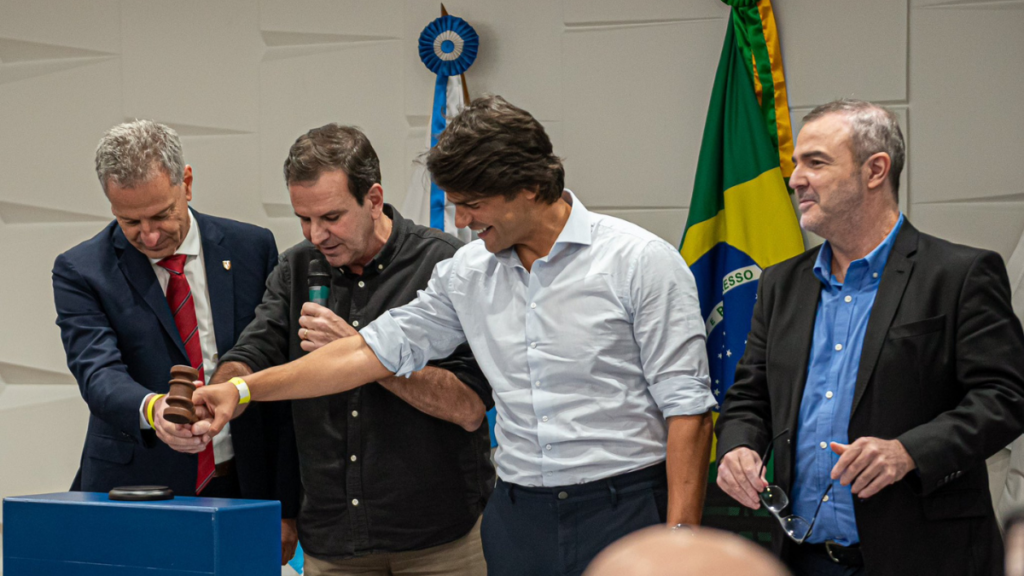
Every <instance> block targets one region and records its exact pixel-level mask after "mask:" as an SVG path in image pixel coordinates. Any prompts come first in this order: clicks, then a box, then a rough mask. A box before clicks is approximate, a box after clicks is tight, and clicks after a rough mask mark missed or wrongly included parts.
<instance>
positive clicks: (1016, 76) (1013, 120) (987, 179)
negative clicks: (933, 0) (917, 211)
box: [910, 3, 1024, 202]
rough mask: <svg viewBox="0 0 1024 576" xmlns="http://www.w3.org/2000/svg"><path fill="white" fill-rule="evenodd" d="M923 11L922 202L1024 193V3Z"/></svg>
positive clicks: (916, 80)
mask: <svg viewBox="0 0 1024 576" xmlns="http://www.w3.org/2000/svg"><path fill="white" fill-rule="evenodd" d="M1015 5H1016V6H1017V9H1011V10H1006V9H995V8H990V7H987V6H982V5H979V6H978V7H975V8H970V9H964V8H960V9H951V8H915V9H914V10H913V11H912V12H911V36H910V41H911V50H910V57H911V61H910V62H911V70H913V75H912V76H911V77H910V89H911V94H912V97H913V100H912V106H913V109H914V123H915V136H916V138H915V139H914V144H913V146H912V147H911V153H912V155H913V157H914V162H913V163H912V164H911V165H910V170H911V175H912V177H913V180H914V186H915V189H916V194H915V197H914V202H937V201H946V200H955V199H964V198H985V197H992V196H1003V195H1006V194H1016V193H1021V192H1024V162H1022V161H1021V158H1022V152H1024V145H1022V143H1024V107H1022V106H1021V104H1020V95H1021V89H1022V88H1021V78H1024V3H1017V4H1015Z"/></svg>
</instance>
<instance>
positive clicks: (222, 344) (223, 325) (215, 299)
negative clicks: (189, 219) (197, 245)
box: [192, 210, 235, 355]
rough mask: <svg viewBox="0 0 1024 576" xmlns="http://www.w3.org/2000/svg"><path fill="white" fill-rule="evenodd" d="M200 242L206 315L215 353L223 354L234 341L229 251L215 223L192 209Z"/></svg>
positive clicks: (233, 300) (233, 287) (232, 285)
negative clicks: (207, 299)
mask: <svg viewBox="0 0 1024 576" xmlns="http://www.w3.org/2000/svg"><path fill="white" fill-rule="evenodd" d="M192 213H193V214H195V217H196V223H197V224H199V235H200V237H201V238H202V242H203V261H204V264H205V268H206V285H207V288H208V289H209V292H210V313H211V314H212V315H213V331H214V333H215V334H216V336H217V354H218V355H220V354H225V353H227V351H228V350H230V349H231V343H232V342H234V341H235V282H234V277H233V276H232V272H231V266H230V264H225V263H226V262H227V263H230V262H231V251H230V250H228V249H227V247H226V246H224V234H223V233H222V232H221V229H220V227H219V226H217V224H216V223H215V222H213V221H212V220H210V219H208V218H207V217H206V216H203V215H202V214H200V213H199V212H196V211H195V210H193V211H192Z"/></svg>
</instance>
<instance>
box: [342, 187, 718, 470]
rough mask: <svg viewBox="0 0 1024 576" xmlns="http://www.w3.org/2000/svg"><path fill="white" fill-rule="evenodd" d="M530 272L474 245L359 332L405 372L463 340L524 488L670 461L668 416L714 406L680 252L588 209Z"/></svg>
mask: <svg viewBox="0 0 1024 576" xmlns="http://www.w3.org/2000/svg"><path fill="white" fill-rule="evenodd" d="M563 198H566V199H568V200H571V203H572V210H571V212H570V215H569V219H568V221H567V222H566V224H565V227H564V228H563V229H562V232H561V233H560V234H559V236H558V239H557V240H556V241H555V244H554V246H552V248H551V252H550V254H548V255H547V256H545V257H544V258H540V259H538V260H537V261H536V262H535V263H534V264H533V266H532V269H531V270H530V271H527V270H526V268H525V267H523V265H522V263H521V262H520V260H519V256H518V255H517V254H516V252H515V250H514V249H508V250H505V251H502V252H499V253H497V254H491V253H490V252H488V251H487V250H486V249H485V248H484V244H483V242H482V241H476V242H472V243H470V244H468V245H466V246H465V247H463V248H462V249H460V250H459V251H458V252H457V253H456V254H455V256H454V257H453V258H451V259H449V260H446V261H444V262H440V263H438V264H437V266H436V267H435V268H434V274H433V277H432V278H431V279H430V282H429V285H428V286H427V288H426V290H423V291H421V292H420V293H419V296H418V297H417V299H416V300H414V301H413V302H411V303H409V304H407V305H405V306H402V307H400V308H395V309H392V310H390V311H389V312H387V313H385V314H384V315H382V316H381V317H379V318H378V319H377V320H376V321H374V322H373V323H371V324H370V325H369V326H367V327H366V328H364V329H363V330H362V332H361V334H362V336H363V338H364V339H365V340H366V343H367V344H368V345H369V346H370V348H371V349H372V350H373V351H374V353H375V354H376V355H377V357H378V358H379V359H380V361H381V362H382V363H383V364H384V366H386V367H387V368H388V370H391V371H393V372H395V373H396V374H399V375H407V374H409V373H411V372H414V371H416V370H419V369H421V368H423V367H424V366H425V365H426V363H427V361H428V360H430V359H432V358H443V357H445V356H447V355H449V354H450V353H451V352H452V351H453V350H454V349H455V347H456V346H458V345H459V344H461V343H462V342H466V341H468V342H469V344H470V346H471V347H472V349H473V354H474V355H475V356H476V360H477V362H479V364H480V368H481V369H482V370H483V373H484V375H486V376H487V379H488V380H489V381H490V383H491V387H492V388H493V390H494V400H495V407H496V408H497V424H496V426H495V434H496V435H497V439H498V452H497V453H496V455H495V460H496V463H497V467H498V475H499V476H500V477H501V478H502V479H503V480H505V481H506V482H512V483H515V484H520V485H526V486H563V485H569V484H579V483H583V482H588V481H592V480H599V479H603V478H608V477H611V476H615V475H618V474H623V473H626V472H631V471H633V470H638V469H641V468H645V467H647V466H651V465H653V464H657V463H659V462H661V461H664V460H665V446H666V440H667V424H666V418H667V417H669V416H680V415H694V414H703V413H705V412H707V411H708V410H709V409H710V408H711V407H713V406H715V399H714V396H712V394H711V390H710V381H709V380H710V379H709V377H708V362H707V352H706V350H705V333H704V320H703V318H701V315H700V307H699V305H698V303H697V288H696V284H695V283H694V279H693V275H692V274H691V273H690V270H689V268H687V266H686V264H685V263H684V262H683V259H682V257H681V256H680V255H679V252H678V251H676V249H675V248H673V247H672V246H671V245H669V244H668V243H667V242H665V241H663V240H661V239H659V238H658V237H656V236H654V235H653V234H651V233H650V232H647V231H646V230H644V229H642V228H640V227H638V226H635V225H633V224H630V223H628V222H625V221H623V220H619V219H617V218H612V217H610V216H604V215H601V214H595V213H592V212H589V211H588V210H587V209H586V208H585V207H584V206H583V203H582V202H580V201H579V200H578V199H576V197H575V196H573V195H572V193H571V192H568V191H566V193H565V195H564V196H563Z"/></svg>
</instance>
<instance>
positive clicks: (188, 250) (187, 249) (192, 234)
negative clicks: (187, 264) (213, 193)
mask: <svg viewBox="0 0 1024 576" xmlns="http://www.w3.org/2000/svg"><path fill="white" fill-rule="evenodd" d="M202 248H203V239H202V238H200V237H199V225H198V224H197V223H196V217H195V215H194V214H192V209H191V208H189V209H188V233H187V234H185V239H184V240H182V241H181V246H178V249H177V250H175V251H174V253H175V254H184V255H186V256H199V251H200V250H201V249H202ZM161 260H163V258H150V259H149V261H150V263H152V264H156V263H157V262H159V261H161Z"/></svg>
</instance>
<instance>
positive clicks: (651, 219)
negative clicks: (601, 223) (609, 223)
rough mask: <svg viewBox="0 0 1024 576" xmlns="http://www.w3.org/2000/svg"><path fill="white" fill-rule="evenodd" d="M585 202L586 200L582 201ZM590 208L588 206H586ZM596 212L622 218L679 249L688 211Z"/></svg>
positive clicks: (680, 209)
mask: <svg viewBox="0 0 1024 576" xmlns="http://www.w3.org/2000/svg"><path fill="white" fill-rule="evenodd" d="M583 200H584V202H586V199H583ZM587 208H588V209H589V208H590V205H589V204H588V205H587ZM596 211H598V212H601V213H603V214H608V215H609V216H615V217H616V218H622V219H623V220H626V221H627V222H632V223H633V224H636V225H637V226H641V227H643V228H645V229H647V230H648V231H650V232H653V233H654V234H656V235H657V236H658V237H659V238H661V239H662V240H664V241H666V242H668V243H669V244H671V245H673V246H675V247H677V248H678V247H679V243H680V242H681V241H682V239H683V228H685V227H686V217H687V215H688V214H689V211H688V210H686V209H685V208H662V209H648V210H644V209H635V210H630V209H612V210H600V209H597V210H596Z"/></svg>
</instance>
